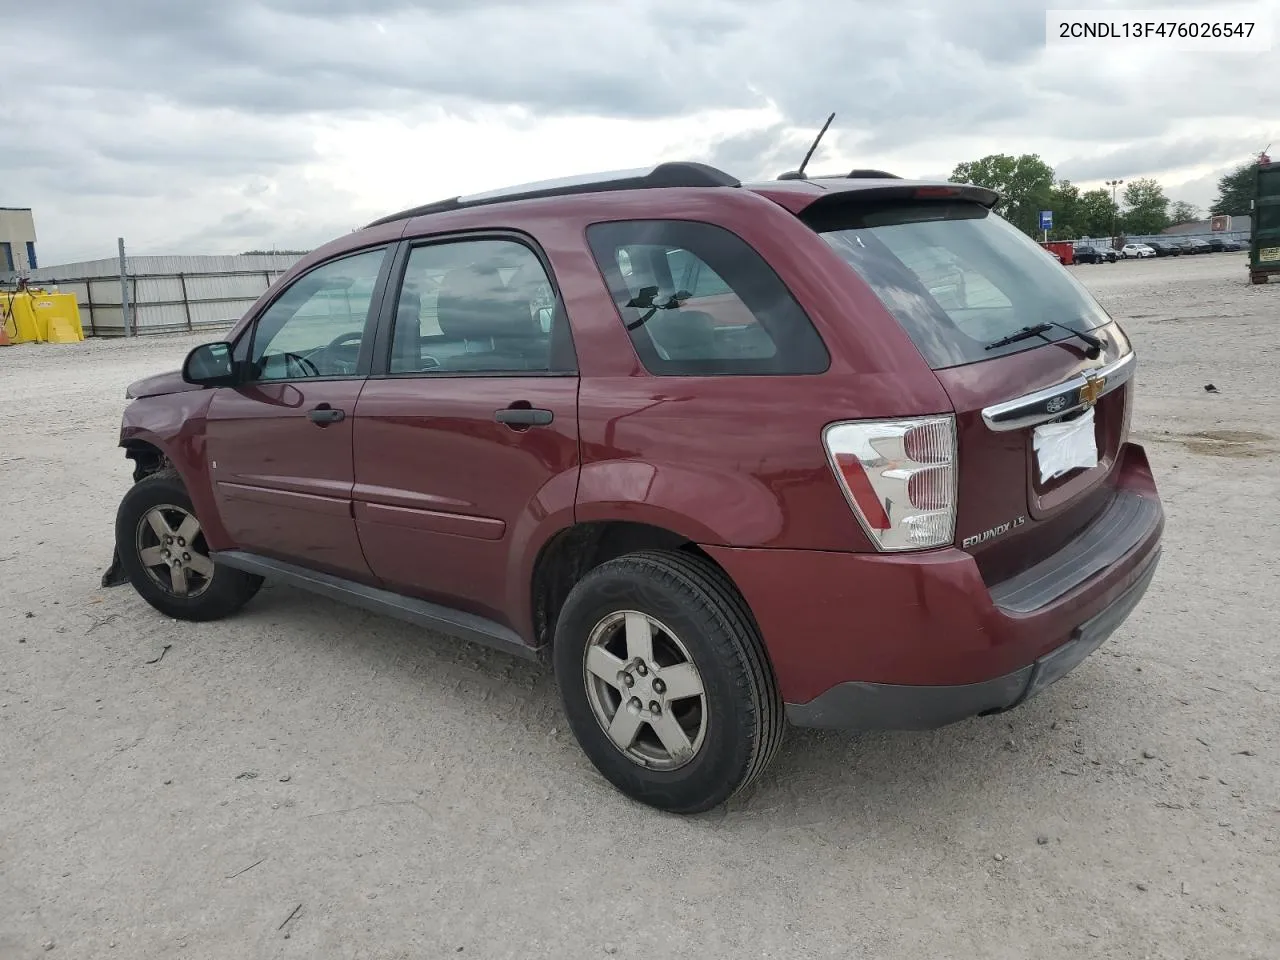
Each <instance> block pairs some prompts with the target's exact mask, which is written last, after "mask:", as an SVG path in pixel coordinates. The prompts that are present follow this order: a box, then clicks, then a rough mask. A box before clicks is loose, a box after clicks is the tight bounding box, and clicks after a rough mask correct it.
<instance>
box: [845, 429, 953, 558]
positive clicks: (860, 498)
mask: <svg viewBox="0 0 1280 960" xmlns="http://www.w3.org/2000/svg"><path fill="white" fill-rule="evenodd" d="M822 440H823V443H824V444H825V445H826V448H827V457H828V459H829V460H830V461H831V468H832V470H834V471H835V475H836V479H837V480H839V481H840V488H841V489H842V490H843V491H844V495H845V498H846V499H847V500H848V501H849V505H850V506H851V507H853V511H854V513H856V514H857V516H858V520H859V522H861V524H862V527H863V529H864V530H866V531H867V534H868V536H870V537H871V539H872V541H873V542H874V543H875V545H876V547H877V548H878V549H880V550H886V551H888V550H925V549H928V548H930V547H942V546H946V545H947V544H949V543H951V541H952V540H954V539H955V531H956V423H955V418H954V417H951V416H943V417H918V418H912V419H909V420H864V421H855V422H850V423H833V424H832V425H831V426H829V427H827V429H826V430H825V431H824V433H823V435H822Z"/></svg>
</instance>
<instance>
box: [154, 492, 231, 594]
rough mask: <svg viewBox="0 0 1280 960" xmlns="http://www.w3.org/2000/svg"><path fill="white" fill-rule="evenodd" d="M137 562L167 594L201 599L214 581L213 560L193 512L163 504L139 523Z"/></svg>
mask: <svg viewBox="0 0 1280 960" xmlns="http://www.w3.org/2000/svg"><path fill="white" fill-rule="evenodd" d="M136 549H137V551H138V559H139V560H140V561H141V562H142V567H143V569H144V570H146V572H147V576H148V577H150V578H151V580H152V581H153V582H154V583H155V584H156V586H158V587H159V588H160V589H161V590H163V591H164V592H165V593H168V594H170V595H171V596H175V597H198V596H200V595H201V594H202V593H204V592H205V591H206V590H208V589H209V584H211V583H212V582H213V570H214V567H213V560H212V559H211V558H210V557H209V547H208V545H207V544H206V543H205V539H204V534H203V533H202V532H201V530H200V521H198V520H197V519H196V518H195V515H194V514H192V513H191V511H189V510H187V509H185V508H183V507H178V506H174V505H173V504H167V503H166V504H161V505H159V506H155V507H152V508H151V509H150V510H148V511H147V512H146V513H144V514H143V515H142V518H141V519H140V520H139V521H138V531H137V538H136Z"/></svg>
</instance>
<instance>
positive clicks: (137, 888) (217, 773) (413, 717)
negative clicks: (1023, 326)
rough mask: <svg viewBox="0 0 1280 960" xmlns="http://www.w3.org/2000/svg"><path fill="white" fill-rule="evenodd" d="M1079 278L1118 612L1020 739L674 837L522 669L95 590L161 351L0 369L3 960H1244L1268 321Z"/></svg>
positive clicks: (279, 618) (1274, 827)
mask: <svg viewBox="0 0 1280 960" xmlns="http://www.w3.org/2000/svg"><path fill="white" fill-rule="evenodd" d="M1073 269H1075V270H1076V271H1077V272H1078V275H1079V276H1080V278H1081V279H1082V280H1083V281H1084V282H1085V283H1086V284H1088V285H1089V286H1090V287H1091V288H1092V289H1094V290H1095V291H1096V292H1097V294H1098V295H1099V296H1100V298H1101V299H1102V301H1103V302H1104V304H1105V305H1106V306H1107V307H1108V308H1109V309H1110V310H1111V311H1112V312H1113V314H1114V315H1115V316H1117V317H1118V318H1120V319H1122V320H1123V321H1125V322H1126V327H1127V329H1128V330H1129V331H1130V333H1131V334H1132V335H1133V336H1134V337H1135V339H1136V341H1137V344H1138V347H1139V350H1140V352H1141V368H1140V374H1139V377H1140V385H1139V393H1138V397H1139V400H1138V408H1137V412H1136V414H1135V418H1134V430H1135V433H1136V434H1137V435H1138V437H1139V439H1141V440H1142V442H1145V443H1146V444H1147V447H1148V450H1149V452H1150V454H1151V457H1152V460H1153V463H1154V466H1155V470H1156V473H1157V479H1158V482H1159V483H1160V485H1161V490H1162V493H1163V495H1164V497H1165V504H1166V509H1167V512H1168V527H1167V534H1166V548H1165V558H1164V560H1163V562H1162V565H1161V568H1160V571H1159V573H1158V574H1157V577H1156V581H1155V583H1154V585H1153V586H1152V588H1151V590H1150V592H1149V593H1148V594H1147V598H1146V600H1145V601H1144V602H1143V604H1142V605H1141V606H1140V607H1139V609H1138V610H1137V612H1136V613H1135V614H1134V615H1133V617H1132V618H1131V619H1130V620H1129V621H1128V622H1127V624H1126V625H1125V626H1124V628H1123V629H1122V630H1121V631H1120V632H1119V633H1117V634H1116V636H1115V637H1114V638H1113V639H1112V640H1111V641H1110V642H1109V643H1107V644H1106V645H1105V646H1104V647H1103V648H1102V649H1101V650H1100V651H1099V652H1098V653H1097V654H1095V655H1094V656H1093V657H1091V658H1090V659H1089V660H1088V661H1087V662H1086V663H1085V664H1084V665H1083V666H1081V667H1080V668H1079V669H1078V670H1077V671H1076V672H1075V673H1073V674H1072V675H1071V676H1069V677H1068V678H1066V679H1065V680H1063V681H1062V682H1061V683H1060V684H1058V685H1057V686H1055V687H1054V688H1052V689H1051V690H1050V691H1048V692H1047V693H1045V694H1044V695H1042V696H1041V697H1039V698H1038V699H1036V700H1034V701H1032V702H1031V703H1029V704H1028V705H1027V706H1025V707H1023V708H1020V709H1018V710H1016V711H1013V712H1012V713H1009V714H1005V715H1003V716H1000V717H995V718H990V719H986V720H974V721H971V722H966V723H962V724H958V725H955V726H953V727H950V728H947V729H945V730H941V731H938V732H935V733H930V734H895V735H879V736H862V737H854V736H844V735H831V734H817V733H807V732H798V731H791V732H790V733H789V735H788V739H787V743H786V745H785V746H784V748H783V751H782V752H781V753H780V755H779V757H778V759H777V760H776V761H775V763H774V764H773V766H772V767H771V768H770V770H769V771H768V772H767V773H766V775H765V776H764V777H763V778H762V780H761V781H760V782H759V783H758V784H757V785H756V786H755V787H754V788H753V789H752V790H751V792H749V793H748V794H745V795H743V796H741V797H739V798H738V799H736V800H735V801H734V802H733V803H732V804H731V805H729V806H728V807H727V808H725V809H720V810H717V811H715V812H713V813H711V814H708V815H704V816H701V817H697V818H691V819H681V818H676V817H672V816H666V815H661V814H658V813H656V812H653V811H651V810H649V809H647V808H643V807H640V806H637V805H635V804H633V803H630V802H628V801H626V800H624V799H623V798H622V797H621V796H620V795H618V794H617V793H615V792H614V791H613V790H612V789H611V788H610V787H608V786H607V785H606V784H605V783H604V781H603V780H602V779H601V778H600V777H598V776H597V775H596V774H595V772H594V770H593V769H592V768H591V767H590V766H589V765H588V763H587V761H586V760H585V758H584V757H583V756H582V755H581V754H580V753H579V751H578V748H577V746H576V745H575V744H574V742H573V740H572V739H571V737H570V735H569V733H568V731H567V729H566V728H565V725H564V723H563V722H562V720H561V718H560V716H559V711H558V707H557V703H556V698H555V691H554V688H553V685H552V683H551V680H550V677H549V675H548V674H547V673H545V672H543V671H542V670H541V669H540V668H538V667H535V666H532V665H529V664H526V663H524V662H520V661H517V660H514V659H511V658H509V657H506V656H504V655H501V654H496V653H491V652H488V651H486V650H483V649H480V648H478V647H470V646H463V645H459V644H456V643H454V642H452V641H447V640H444V639H442V638H439V637H434V636H430V635H425V636H424V635H423V633H422V632H421V631H418V630H416V629H414V628H412V627H409V626H405V625H401V624H399V623H396V622H392V621H389V620H383V619H378V618H376V617H373V616H370V615H366V614H364V613H361V612H358V611H354V610H350V609H346V608H342V607H339V606H337V605H335V604H333V603H330V602H328V601H322V600H317V599H315V598H313V597H310V596H307V595H304V594H301V593H297V592H294V591H293V590H290V589H287V588H283V587H268V588H267V589H265V590H264V591H263V592H262V593H261V594H260V595H259V597H258V599H257V600H255V601H254V602H253V603H252V604H251V605H250V606H249V607H248V608H246V610H245V611H244V612H243V613H242V614H241V615H239V616H237V617H236V618H234V619H232V620H228V621H225V622H223V623H220V624H211V625H192V624H183V623H176V622H172V621H169V620H167V619H165V618H163V617H161V616H160V615H158V614H156V613H155V612H153V611H152V610H151V609H150V608H149V607H147V606H145V605H144V604H143V603H142V602H141V600H139V599H138V597H137V596H136V595H135V594H134V592H133V591H132V590H131V589H129V588H128V587H124V588H120V589H116V590H110V591H103V590H100V589H99V588H98V578H99V576H100V575H101V573H102V571H103V569H104V568H105V566H106V564H107V562H108V560H109V558H110V554H111V539H112V532H111V525H112V518H113V515H114V511H115V507H116V503H117V501H118V499H119V497H120V495H121V494H122V493H123V491H124V490H125V488H126V486H127V485H128V482H129V472H128V465H127V463H126V461H125V460H124V459H123V457H122V456H121V455H120V453H119V451H118V450H117V449H116V447H115V441H116V431H117V429H118V425H119V419H120V413H121V410H122V408H123V406H124V397H123V391H124V387H125V385H126V384H127V383H128V382H129V381H131V380H133V379H135V378H137V377H139V376H142V375H144V374H147V373H150V372H155V371H158V370H161V369H167V368H172V367H173V366H175V365H176V364H177V363H178V361H179V360H180V358H181V356H182V355H183V353H184V352H185V351H186V350H187V349H188V348H189V347H190V346H191V345H192V344H193V343H194V342H195V341H194V340H193V339H191V338H187V337H181V338H166V339H156V340H147V341H143V342H138V343H126V342H90V343H86V344H83V345H79V346H41V347H32V346H27V347H14V348H6V349H3V350H0V411H3V426H2V427H0V483H2V484H3V490H4V495H3V497H0V586H2V588H3V589H2V591H0V650H2V651H3V653H2V655H0V656H2V659H0V960H9V958H29V957H37V956H44V955H45V951H46V950H52V951H54V952H53V953H52V955H53V956H67V957H112V956H120V957H128V958H150V957H167V956H182V957H189V958H227V957H236V958H249V957H290V956H293V957H307V958H312V957H321V958H326V960H327V958H359V960H371V958H399V957H414V958H417V957H440V956H445V955H450V956H456V955H460V956H473V957H485V958H501V957H513V958H522V960H525V958H539V957H548V958H579V957H588V958H589V957H596V956H609V955H616V956H619V957H643V958H646V960H653V958H663V957H673V956H676V955H677V954H680V955H688V956H697V957H705V958H718V957H733V958H742V957H786V958H799V957H842V958H843V957H849V956H873V957H878V958H885V960H892V958H899V957H903V958H905V957H911V958H916V957H929V958H942V957H957V958H966V960H967V958H973V957H985V958H1006V957H1007V958H1011V960H1012V958H1017V960H1025V958H1027V957H1030V956H1036V957H1064V958H1065V957H1070V958H1078V957H1116V958H1142V957H1152V958H1203V957H1212V958H1214V960H1221V958H1236V957H1251V958H1264V957H1266V958H1274V957H1275V956H1276V955H1277V949H1278V948H1277V946H1276V944H1277V943H1280V910H1278V909H1277V904H1278V903H1280V771H1278V768H1277V759H1278V750H1277V747H1278V745H1280V711H1277V694H1280V653H1278V652H1277V646H1276V644H1277V631H1276V625H1277V619H1278V618H1277V613H1278V612H1280V600H1278V599H1277V592H1276V589H1275V584H1276V582H1277V573H1280V570H1278V569H1277V562H1276V557H1277V555H1278V553H1280V551H1278V550H1277V547H1278V546H1280V506H1278V504H1280V481H1278V480H1277V466H1278V463H1280V439H1277V436H1278V435H1280V390H1277V387H1276V378H1277V372H1278V371H1280V348H1278V347H1277V339H1278V338H1280V328H1278V327H1277V321H1280V289H1278V288H1277V286H1276V285H1275V284H1272V285H1269V286H1259V287H1250V286H1249V285H1248V283H1247V282H1246V280H1247V278H1246V274H1245V270H1244V265H1243V258H1242V257H1241V256H1240V255H1239V254H1220V255H1211V256H1203V257H1196V258H1185V257H1184V258H1180V259H1177V260H1159V261H1154V262H1140V263H1121V264H1116V265H1101V266H1085V267H1077V268H1073ZM1210 383H1212V384H1214V385H1216V388H1217V392H1216V393H1211V392H1206V390H1205V385H1206V384H1210ZM1267 584H1270V585H1271V586H1270V587H1268V586H1267ZM169 645H171V646H169ZM166 647H167V652H166ZM162 652H163V654H164V655H163V658H162V659H160V660H158V661H157V662H152V661H155V660H156V657H157V656H158V655H160V654H161V653H162Z"/></svg>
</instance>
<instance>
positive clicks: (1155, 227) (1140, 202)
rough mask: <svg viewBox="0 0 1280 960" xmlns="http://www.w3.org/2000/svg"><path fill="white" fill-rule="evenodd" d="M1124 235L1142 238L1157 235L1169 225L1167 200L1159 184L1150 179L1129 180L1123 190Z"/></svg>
mask: <svg viewBox="0 0 1280 960" xmlns="http://www.w3.org/2000/svg"><path fill="white" fill-rule="evenodd" d="M1124 205H1125V206H1126V207H1128V209H1127V210H1126V211H1125V214H1124V229H1125V232H1126V233H1129V234H1136V235H1138V236H1144V235H1146V234H1152V233H1159V232H1160V231H1161V230H1163V229H1164V228H1165V227H1167V226H1168V225H1169V198H1168V197H1166V196H1165V195H1164V189H1163V188H1162V187H1161V186H1160V184H1159V182H1158V181H1156V180H1152V179H1151V178H1150V177H1140V178H1139V179H1137V180H1130V181H1129V182H1128V183H1127V184H1125V188H1124Z"/></svg>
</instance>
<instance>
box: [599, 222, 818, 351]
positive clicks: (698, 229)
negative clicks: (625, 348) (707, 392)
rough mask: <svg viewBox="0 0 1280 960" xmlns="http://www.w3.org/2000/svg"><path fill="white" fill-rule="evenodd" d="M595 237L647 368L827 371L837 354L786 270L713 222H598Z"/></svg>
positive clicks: (604, 268)
mask: <svg viewBox="0 0 1280 960" xmlns="http://www.w3.org/2000/svg"><path fill="white" fill-rule="evenodd" d="M587 241H588V243H589V244H590V246H591V252H592V254H593V255H594V256H595V259H596V263H597V265H598V266H599V267H600V272H601V273H602V274H603V275H604V278H605V282H606V283H607V284H608V286H609V292H610V293H611V294H612V296H613V300H614V303H615V304H616V305H617V307H618V313H619V314H620V315H621V317H622V321H623V323H624V324H625V325H626V327H627V330H628V332H629V333H630V335H631V342H632V343H633V344H634V345H635V348H636V353H637V354H639V356H640V360H641V362H642V363H643V364H644V366H645V369H646V370H648V371H649V372H650V373H653V374H657V375H659V376H725V375H734V374H737V375H753V374H754V375H780V374H781V375H798V374H812V373H821V372H823V371H824V370H826V369H827V366H828V365H829V363H830V358H829V356H828V354H827V350H826V347H825V346H824V345H823V343H822V339H821V337H819V336H818V332H817V331H816V330H815V329H814V327H813V324H812V323H811V322H810V321H809V318H808V317H807V316H806V315H805V312H804V311H803V310H802V309H801V307H800V305H799V304H798V303H796V301H795V298H794V297H792V296H791V293H790V291H788V290H787V288H786V286H785V285H784V284H783V282H782V280H781V279H779V277H778V275H777V274H776V273H774V272H773V270H772V269H771V268H770V267H769V265H768V264H767V263H766V262H765V261H764V259H763V258H762V257H761V256H760V255H759V254H758V253H756V251H755V250H753V249H752V248H751V247H750V246H748V245H747V243H746V242H745V241H744V240H742V238H740V237H738V236H737V235H735V234H733V233H730V232H729V231H728V230H725V229H723V228H721V227H717V226H714V225H712V224H709V223H697V222H693V221H686V220H628V221H620V222H616V223H597V224H594V225H592V226H591V227H589V228H588V229H587Z"/></svg>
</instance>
